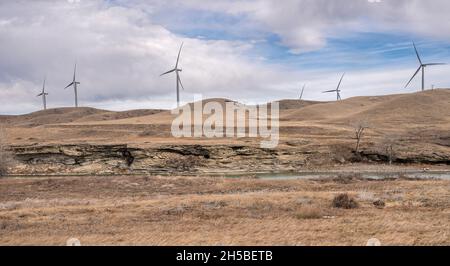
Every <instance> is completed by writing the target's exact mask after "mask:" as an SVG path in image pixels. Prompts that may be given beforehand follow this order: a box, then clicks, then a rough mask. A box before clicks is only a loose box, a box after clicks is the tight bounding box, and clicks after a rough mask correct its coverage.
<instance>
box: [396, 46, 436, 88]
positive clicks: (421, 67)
mask: <svg viewBox="0 0 450 266" xmlns="http://www.w3.org/2000/svg"><path fill="white" fill-rule="evenodd" d="M413 46H414V50H415V51H416V55H417V59H419V63H420V66H419V68H418V69H417V71H416V72H415V73H414V75H413V76H412V78H411V79H410V80H409V81H408V83H407V84H406V86H405V88H407V87H408V86H409V84H410V83H411V81H412V80H413V79H414V78H415V77H416V76H417V74H418V73H419V71H420V70H422V91H425V68H426V67H427V66H439V65H445V64H444V63H428V64H424V63H423V62H422V59H421V58H420V55H419V52H418V51H417V47H416V44H415V43H414V42H413Z"/></svg>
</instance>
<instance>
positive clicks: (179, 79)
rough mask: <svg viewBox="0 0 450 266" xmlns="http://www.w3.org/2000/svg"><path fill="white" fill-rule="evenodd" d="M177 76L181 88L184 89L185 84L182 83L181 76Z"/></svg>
mask: <svg viewBox="0 0 450 266" xmlns="http://www.w3.org/2000/svg"><path fill="white" fill-rule="evenodd" d="M177 78H178V83H180V85H181V88H182V89H183V90H184V86H183V83H181V78H180V76H177Z"/></svg>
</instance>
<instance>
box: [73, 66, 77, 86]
mask: <svg viewBox="0 0 450 266" xmlns="http://www.w3.org/2000/svg"><path fill="white" fill-rule="evenodd" d="M76 74H77V63H75V68H74V69H73V82H75V76H76Z"/></svg>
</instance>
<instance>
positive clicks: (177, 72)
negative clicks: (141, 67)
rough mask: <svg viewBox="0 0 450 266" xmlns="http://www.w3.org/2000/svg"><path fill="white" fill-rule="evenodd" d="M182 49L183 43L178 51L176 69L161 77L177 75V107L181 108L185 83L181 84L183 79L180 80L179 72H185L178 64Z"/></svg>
mask: <svg viewBox="0 0 450 266" xmlns="http://www.w3.org/2000/svg"><path fill="white" fill-rule="evenodd" d="M182 48H183V43H181V47H180V50H179V51H178V57H177V62H176V64H175V68H174V69H172V70H169V71H167V72H165V73H163V74H161V76H164V75H167V74H170V73H172V72H175V74H176V78H177V79H176V83H177V86H176V87H177V107H180V86H181V88H183V90H184V86H183V83H181V78H180V73H179V72H182V71H183V70H182V69H180V68H178V63H179V62H180V54H181V49H182Z"/></svg>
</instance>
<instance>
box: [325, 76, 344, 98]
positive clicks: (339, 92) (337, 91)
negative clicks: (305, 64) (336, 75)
mask: <svg viewBox="0 0 450 266" xmlns="http://www.w3.org/2000/svg"><path fill="white" fill-rule="evenodd" d="M344 76H345V73H344V74H342V77H341V80H340V81H339V84H338V86H337V88H336V89H335V90H330V91H324V92H323V93H330V92H336V95H337V100H338V101H340V100H342V98H341V83H342V80H343V79H344Z"/></svg>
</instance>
